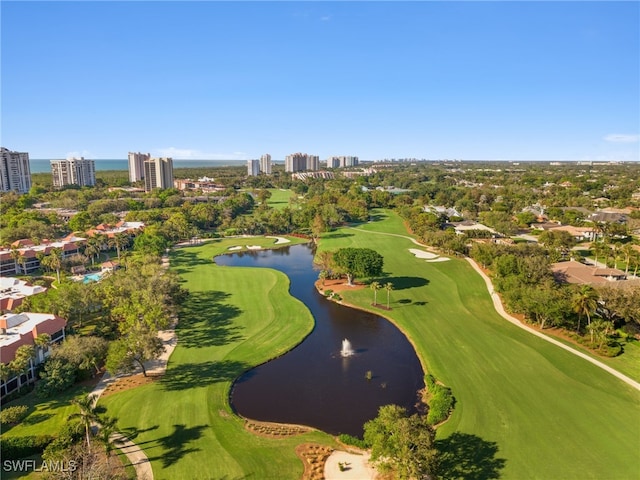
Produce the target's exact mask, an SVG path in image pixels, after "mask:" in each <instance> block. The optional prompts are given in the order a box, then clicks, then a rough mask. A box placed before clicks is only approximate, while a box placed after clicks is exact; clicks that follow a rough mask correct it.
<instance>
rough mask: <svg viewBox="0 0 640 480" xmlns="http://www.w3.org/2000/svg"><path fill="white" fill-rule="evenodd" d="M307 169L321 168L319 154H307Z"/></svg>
mask: <svg viewBox="0 0 640 480" xmlns="http://www.w3.org/2000/svg"><path fill="white" fill-rule="evenodd" d="M307 170H311V171H315V170H320V157H319V156H318V155H307Z"/></svg>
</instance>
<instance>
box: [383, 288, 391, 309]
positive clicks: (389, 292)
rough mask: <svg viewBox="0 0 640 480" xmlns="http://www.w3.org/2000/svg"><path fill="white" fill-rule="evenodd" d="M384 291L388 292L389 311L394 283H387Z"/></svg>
mask: <svg viewBox="0 0 640 480" xmlns="http://www.w3.org/2000/svg"><path fill="white" fill-rule="evenodd" d="M384 289H385V290H386V291H387V309H388V308H390V307H389V297H390V295H391V290H393V283H391V282H387V283H385V284H384Z"/></svg>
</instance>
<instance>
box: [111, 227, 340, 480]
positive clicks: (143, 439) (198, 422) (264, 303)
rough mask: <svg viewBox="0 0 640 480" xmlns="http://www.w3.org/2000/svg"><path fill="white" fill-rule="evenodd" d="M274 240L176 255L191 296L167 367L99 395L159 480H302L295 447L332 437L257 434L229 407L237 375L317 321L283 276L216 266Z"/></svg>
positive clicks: (226, 243) (212, 245) (213, 245)
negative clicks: (219, 259)
mask: <svg viewBox="0 0 640 480" xmlns="http://www.w3.org/2000/svg"><path fill="white" fill-rule="evenodd" d="M273 243H274V240H273V239H265V238H233V239H225V240H218V241H213V242H207V243H205V244H203V245H201V246H197V247H188V248H184V249H178V250H175V251H173V252H172V254H171V268H172V269H174V270H175V271H177V272H178V273H179V274H180V275H181V277H182V278H183V279H184V281H185V283H184V286H185V287H186V288H188V289H189V290H190V292H191V295H190V298H189V300H188V301H187V304H186V305H185V306H184V308H183V310H182V312H181V314H180V323H179V325H178V331H177V333H178V346H177V347H176V349H175V351H174V353H173V355H172V356H171V359H170V362H169V366H168V370H167V373H166V375H165V376H164V377H163V378H162V379H161V380H159V381H157V382H155V383H153V384H149V385H145V386H143V387H139V388H137V389H133V390H129V391H125V392H123V393H120V394H117V395H113V396H109V397H105V398H104V399H102V400H101V401H100V405H104V406H106V407H107V410H108V413H109V414H110V415H114V416H116V417H117V418H118V427H119V428H120V429H121V431H123V432H124V433H127V434H129V435H130V436H131V437H132V439H133V441H134V442H136V443H137V444H138V445H140V446H141V447H142V448H143V449H144V450H145V452H146V453H147V455H148V456H149V458H150V460H151V462H152V466H153V471H154V475H155V478H156V480H160V479H171V480H173V479H192V478H198V479H200V478H202V479H205V478H207V479H208V478H212V479H223V478H225V479H236V478H238V479H239V478H256V479H288V478H290V479H298V478H300V477H301V475H302V470H303V466H302V463H301V462H300V461H299V460H298V459H297V457H296V455H295V452H294V448H295V446H296V445H298V444H300V443H304V442H308V441H317V442H322V443H325V444H331V442H332V439H331V437H330V436H329V435H326V434H324V433H321V432H313V433H308V434H305V435H302V436H297V437H290V438H287V439H283V440H272V439H266V438H261V437H257V436H255V435H253V434H251V433H249V432H247V431H246V430H245V429H244V428H243V420H242V419H240V418H238V417H236V416H235V415H233V414H232V413H231V409H230V407H229V388H230V386H231V383H232V381H233V380H234V379H235V378H237V377H238V376H239V375H240V374H241V373H242V372H244V371H245V370H247V369H249V368H251V367H252V366H255V365H258V364H260V363H263V362H265V361H267V360H269V359H271V358H273V357H275V356H277V355H280V354H282V353H284V352H286V351H287V350H289V349H291V348H292V347H293V346H294V345H296V344H297V343H299V342H300V341H301V340H302V339H303V338H304V337H305V336H306V335H307V334H308V333H309V332H310V331H311V329H312V328H313V318H312V316H311V314H310V312H309V310H308V309H307V308H306V307H305V306H304V305H303V304H302V303H301V302H299V301H298V300H296V299H294V298H293V297H291V296H290V295H289V293H288V288H289V280H288V278H287V277H286V276H285V275H284V274H282V273H280V272H276V271H274V270H268V269H262V268H240V267H218V266H215V265H214V264H213V263H212V258H213V257H214V256H215V255H218V254H220V253H223V252H225V251H228V248H229V247H231V246H237V245H264V246H270V245H273ZM292 243H299V240H297V241H296V239H294V241H293V242H292Z"/></svg>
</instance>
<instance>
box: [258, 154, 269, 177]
mask: <svg viewBox="0 0 640 480" xmlns="http://www.w3.org/2000/svg"><path fill="white" fill-rule="evenodd" d="M260 171H261V172H262V173H264V174H265V175H271V155H269V154H268V153H265V154H264V155H262V156H261V157H260Z"/></svg>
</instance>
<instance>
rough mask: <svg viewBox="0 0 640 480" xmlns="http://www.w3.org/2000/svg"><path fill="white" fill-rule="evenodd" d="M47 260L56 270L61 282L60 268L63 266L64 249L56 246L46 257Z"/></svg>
mask: <svg viewBox="0 0 640 480" xmlns="http://www.w3.org/2000/svg"><path fill="white" fill-rule="evenodd" d="M44 260H46V262H47V264H48V265H49V267H51V268H52V269H53V270H55V271H56V275H57V277H58V283H60V269H61V268H62V250H61V249H59V248H54V249H52V250H51V253H49V255H47V257H46V258H45V259H44Z"/></svg>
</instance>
